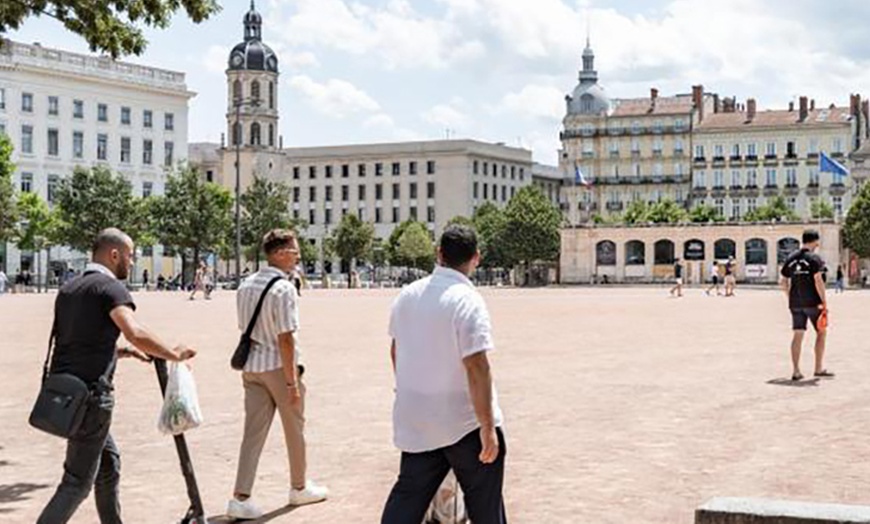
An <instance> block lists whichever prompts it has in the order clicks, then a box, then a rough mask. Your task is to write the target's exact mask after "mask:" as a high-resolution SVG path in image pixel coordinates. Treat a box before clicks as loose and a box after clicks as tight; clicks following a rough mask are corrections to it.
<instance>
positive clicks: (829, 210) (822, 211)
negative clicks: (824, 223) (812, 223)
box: [810, 198, 834, 220]
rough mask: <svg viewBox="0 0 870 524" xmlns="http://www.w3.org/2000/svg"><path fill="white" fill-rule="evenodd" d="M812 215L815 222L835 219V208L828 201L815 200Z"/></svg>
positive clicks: (811, 207) (811, 210) (812, 204)
mask: <svg viewBox="0 0 870 524" xmlns="http://www.w3.org/2000/svg"><path fill="white" fill-rule="evenodd" d="M810 215H811V216H812V217H813V219H814V220H819V219H826V218H827V219H832V218H834V206H832V205H831V203H830V202H828V201H826V200H820V199H818V198H814V199H813V201H812V203H811V204H810Z"/></svg>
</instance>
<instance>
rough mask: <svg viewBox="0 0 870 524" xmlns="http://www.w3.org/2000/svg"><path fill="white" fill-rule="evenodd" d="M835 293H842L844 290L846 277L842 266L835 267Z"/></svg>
mask: <svg viewBox="0 0 870 524" xmlns="http://www.w3.org/2000/svg"><path fill="white" fill-rule="evenodd" d="M836 289H837V293H842V292H844V291H845V290H846V275H845V274H844V272H843V265H842V264H840V265H839V266H837V287H836Z"/></svg>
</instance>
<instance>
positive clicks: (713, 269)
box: [704, 260, 722, 297]
mask: <svg viewBox="0 0 870 524" xmlns="http://www.w3.org/2000/svg"><path fill="white" fill-rule="evenodd" d="M710 282H711V284H710V287H708V288H707V289H706V290H705V291H704V293H706V294H707V295H710V291H713V290H714V289H715V290H716V296H717V297H718V296H719V295H721V294H722V293H721V292H720V291H719V264H718V263H717V262H716V261H715V260H714V261H713V262H711V263H710Z"/></svg>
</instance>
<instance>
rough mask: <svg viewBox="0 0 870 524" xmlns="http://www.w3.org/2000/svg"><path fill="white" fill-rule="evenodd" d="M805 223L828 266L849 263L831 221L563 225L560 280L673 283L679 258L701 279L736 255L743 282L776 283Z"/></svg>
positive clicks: (693, 280) (690, 275)
mask: <svg viewBox="0 0 870 524" xmlns="http://www.w3.org/2000/svg"><path fill="white" fill-rule="evenodd" d="M807 228H813V229H816V230H818V231H819V233H820V234H821V249H820V252H819V254H820V255H821V256H822V258H823V259H824V260H825V261H826V263H827V266H828V267H829V268H836V267H837V265H838V264H840V263H844V262H845V260H841V250H840V245H841V242H840V226H838V225H836V224H832V223H824V224H769V225H763V224H752V225H745V224H744V225H736V224H709V225H706V224H705V225H697V224H695V225H683V226H638V227H607V226H605V227H575V228H566V229H563V230H562V251H561V259H560V273H561V281H562V282H563V283H569V284H581V283H591V282H599V283H600V282H603V281H605V278H606V280H607V281H609V282H617V283H631V282H636V283H639V282H672V281H673V277H674V262H675V260H676V259H677V258H679V259H681V260H682V262H683V265H684V268H685V275H684V279H685V281H686V282H687V283H689V284H698V283H701V282H706V281H707V280H709V278H710V276H711V271H712V266H713V262H714V261H715V262H717V263H719V264H722V263H724V262H725V261H726V260H728V258H729V257H734V260H735V267H736V275H737V278H738V280H739V281H742V282H756V283H776V282H777V281H778V280H779V270H780V269H781V267H782V264H783V262H784V261H785V259H786V257H788V255H789V254H791V253H792V252H793V251H795V250H796V249H798V248H799V246H800V239H801V235H802V234H803V231H804V230H805V229H807ZM832 270H833V269H832Z"/></svg>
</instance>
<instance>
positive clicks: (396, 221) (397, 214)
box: [393, 207, 399, 224]
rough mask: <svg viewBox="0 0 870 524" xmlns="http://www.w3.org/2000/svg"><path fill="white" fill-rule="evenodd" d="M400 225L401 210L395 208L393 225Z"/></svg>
mask: <svg viewBox="0 0 870 524" xmlns="http://www.w3.org/2000/svg"><path fill="white" fill-rule="evenodd" d="M398 223H399V208H397V207H393V224H398Z"/></svg>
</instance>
